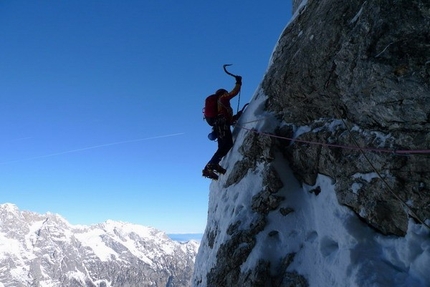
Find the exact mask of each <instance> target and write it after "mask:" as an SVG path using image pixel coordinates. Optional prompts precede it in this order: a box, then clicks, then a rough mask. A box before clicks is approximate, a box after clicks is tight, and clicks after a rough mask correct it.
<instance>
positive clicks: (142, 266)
mask: <svg viewBox="0 0 430 287" xmlns="http://www.w3.org/2000/svg"><path fill="white" fill-rule="evenodd" d="M197 248H198V244H197V242H195V241H192V242H188V243H179V242H175V241H172V240H171V239H169V238H168V237H167V236H166V234H164V233H162V232H161V231H158V230H156V229H153V228H148V227H144V226H139V225H133V224H129V223H122V222H115V221H107V222H105V223H102V224H98V225H94V226H73V225H70V224H69V223H68V222H67V221H66V220H64V219H63V218H62V217H61V216H59V215H56V214H44V215H41V214H37V213H33V212H28V211H20V210H19V209H18V208H17V207H16V206H14V205H12V204H2V205H0V286H1V287H27V286H32V287H33V286H34V287H39V286H62V287H63V286H64V287H68V286H74V287H79V286H85V287H89V286H91V287H109V286H123V287H126V286H129V287H132V286H136V287H137V286H139V287H142V286H148V287H149V286H154V287H155V286H158V287H176V286H178V287H188V286H190V279H191V275H192V272H193V266H194V258H195V254H196V252H197Z"/></svg>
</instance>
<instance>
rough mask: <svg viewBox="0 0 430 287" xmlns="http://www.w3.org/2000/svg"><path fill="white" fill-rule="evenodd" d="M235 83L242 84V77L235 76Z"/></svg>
mask: <svg viewBox="0 0 430 287" xmlns="http://www.w3.org/2000/svg"><path fill="white" fill-rule="evenodd" d="M234 78H235V79H236V84H239V85H242V77H241V76H235V77H234Z"/></svg>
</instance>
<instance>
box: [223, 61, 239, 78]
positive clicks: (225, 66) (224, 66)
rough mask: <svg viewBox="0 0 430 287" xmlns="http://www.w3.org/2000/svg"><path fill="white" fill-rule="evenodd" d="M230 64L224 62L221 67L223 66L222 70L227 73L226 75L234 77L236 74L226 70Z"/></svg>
mask: <svg viewBox="0 0 430 287" xmlns="http://www.w3.org/2000/svg"><path fill="white" fill-rule="evenodd" d="M231 65H232V64H225V65H223V66H222V67H223V68H224V72H225V73H226V74H227V75H230V76H232V77H236V75H235V74H232V73H230V72H229V71H227V67H228V66H231Z"/></svg>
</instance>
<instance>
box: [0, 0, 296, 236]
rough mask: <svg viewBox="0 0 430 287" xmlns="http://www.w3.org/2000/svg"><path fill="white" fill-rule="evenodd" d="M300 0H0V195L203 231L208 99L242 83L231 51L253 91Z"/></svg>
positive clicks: (65, 210)
mask: <svg viewBox="0 0 430 287" xmlns="http://www.w3.org/2000/svg"><path fill="white" fill-rule="evenodd" d="M291 5H292V4H291V0H284V1H281V0H273V1H247V2H244V1H231V0H230V1H197V0H193V1H143V0H142V1H137V0H127V1H112V0H108V1H83V0H76V1H20V0H17V1H1V2H0V37H1V39H2V40H1V42H0V66H1V69H0V109H1V111H0V121H1V123H2V124H1V133H0V194H1V199H0V203H5V202H10V203H14V204H16V205H17V206H18V207H19V208H20V209H23V210H30V211H34V212H38V213H45V212H48V211H49V212H53V213H58V214H60V215H62V216H63V217H65V218H66V219H67V220H68V221H69V222H70V223H72V224H85V225H88V224H95V223H99V222H103V221H105V220H107V219H112V220H120V221H126V222H131V223H136V224H142V225H146V226H152V227H155V228H158V229H161V230H163V231H166V232H169V233H178V232H198V233H200V232H203V231H204V228H205V225H206V216H207V207H208V206H207V204H208V190H209V184H210V180H209V179H205V178H202V177H201V170H202V168H203V167H204V165H205V164H206V162H207V161H208V160H209V159H210V157H211V156H212V154H213V153H214V151H215V149H216V143H215V142H211V141H209V140H208V139H207V134H208V133H209V132H210V128H209V126H208V125H207V124H206V123H205V122H203V120H202V112H201V111H202V106H203V102H204V98H205V97H206V96H207V95H209V94H210V93H212V92H214V91H215V90H217V89H219V88H221V87H223V88H226V89H231V88H232V87H233V85H234V79H233V78H232V77H229V76H227V75H226V74H224V72H223V70H222V65H223V64H226V63H232V64H233V66H231V67H230V71H231V72H233V73H235V74H240V75H242V76H243V88H242V93H241V105H243V104H245V103H246V102H247V101H249V100H250V99H251V97H252V96H253V94H254V92H255V90H256V89H257V87H258V85H259V83H260V81H261V79H262V77H263V75H264V73H265V71H266V68H267V65H268V62H269V59H270V56H271V53H272V51H273V49H274V46H275V44H276V41H277V39H278V37H279V36H280V34H281V32H282V30H283V28H284V27H285V26H286V24H287V23H288V21H289V19H290V18H291ZM232 104H233V106H234V107H236V105H237V101H233V102H232Z"/></svg>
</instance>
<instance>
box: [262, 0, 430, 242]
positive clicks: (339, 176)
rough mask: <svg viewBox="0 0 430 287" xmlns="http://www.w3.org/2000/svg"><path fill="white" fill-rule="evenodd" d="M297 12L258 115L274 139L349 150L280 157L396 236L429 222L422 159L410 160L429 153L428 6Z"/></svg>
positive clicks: (309, 149) (306, 150)
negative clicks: (411, 221) (278, 124)
mask: <svg viewBox="0 0 430 287" xmlns="http://www.w3.org/2000/svg"><path fill="white" fill-rule="evenodd" d="M296 5H297V3H296ZM302 7H303V8H302V9H300V10H299V11H296V13H298V15H297V17H296V19H295V20H294V21H293V22H292V23H291V24H290V25H289V26H288V27H287V28H286V29H285V31H284V33H283V35H282V36H281V39H280V41H279V43H278V48H277V49H276V51H275V52H274V54H273V65H272V66H271V67H270V69H269V71H268V73H267V75H266V76H265V78H264V81H263V84H262V86H263V89H264V91H265V94H266V95H268V97H269V100H268V102H267V110H270V111H273V112H275V113H277V114H278V115H279V116H280V117H282V121H283V122H284V123H285V125H286V126H284V127H283V129H280V131H279V132H280V133H281V134H282V135H287V136H288V135H289V136H291V135H292V132H294V131H295V129H296V127H300V126H308V131H307V132H303V133H301V134H300V135H299V136H297V139H299V140H305V141H310V142H319V143H335V144H338V145H342V146H347V147H348V148H336V147H326V146H322V145H301V144H294V145H291V146H287V147H285V148H284V149H283V152H284V155H285V157H286V158H287V159H288V160H289V161H290V163H291V164H292V166H293V168H294V171H295V172H296V174H297V176H298V177H299V178H300V179H301V180H302V181H303V182H305V183H307V184H310V185H313V184H314V183H315V178H316V175H317V174H318V173H319V174H325V175H328V176H330V177H332V178H333V179H335V180H336V181H337V182H338V184H337V185H336V193H337V196H338V199H339V202H340V203H341V204H345V205H347V206H350V207H351V208H352V209H353V210H354V211H355V212H357V213H358V214H359V215H360V216H361V217H362V218H363V219H364V220H365V221H366V222H368V223H369V224H370V225H372V226H373V227H375V228H377V229H378V230H380V231H381V232H382V233H384V234H395V235H404V234H405V232H406V229H407V221H408V218H409V217H414V218H415V219H416V220H419V221H424V220H425V219H427V218H430V176H429V173H428V172H427V171H428V170H429V169H430V160H429V157H428V153H427V154H422V153H418V154H415V153H413V152H414V151H417V150H428V149H429V148H430V134H429V130H430V88H429V83H430V49H429V48H430V2H428V1H420V0H412V1H409V0H403V1H395V3H392V2H391V1H376V2H375V1H373V2H372V1H340V0H339V1H337V0H325V1H307V3H306V5H305V6H302ZM333 7H336V9H333ZM284 146H285V145H284ZM372 149H381V150H383V151H381V152H374V151H373V150H372ZM390 151H392V152H390ZM395 151H402V152H403V151H405V153H402V154H396V152H395ZM369 175H371V176H370V177H369ZM353 186H355V187H356V188H352V187H353Z"/></svg>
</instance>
